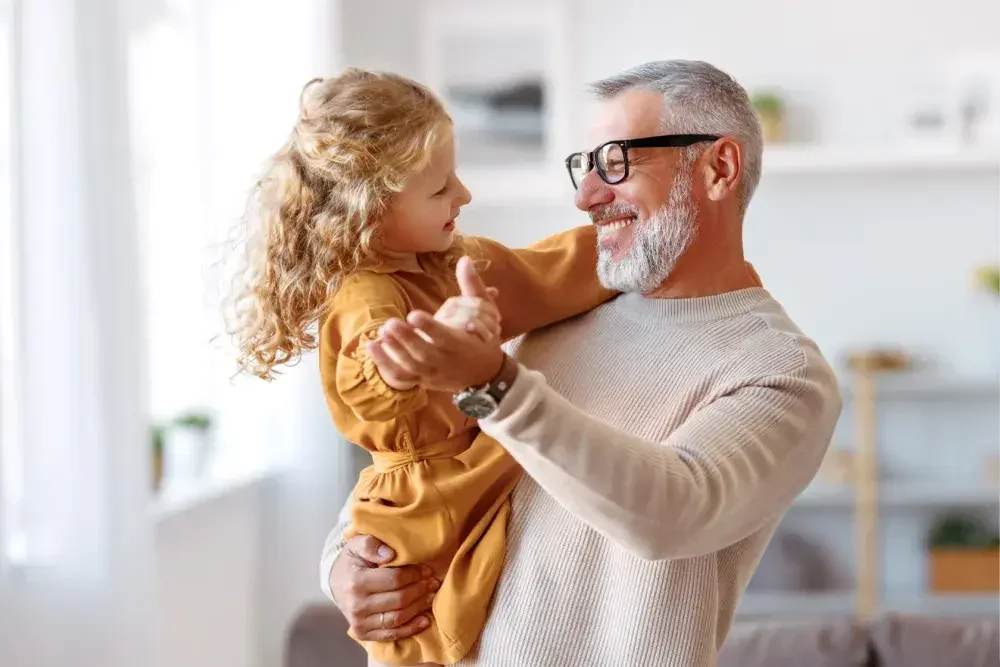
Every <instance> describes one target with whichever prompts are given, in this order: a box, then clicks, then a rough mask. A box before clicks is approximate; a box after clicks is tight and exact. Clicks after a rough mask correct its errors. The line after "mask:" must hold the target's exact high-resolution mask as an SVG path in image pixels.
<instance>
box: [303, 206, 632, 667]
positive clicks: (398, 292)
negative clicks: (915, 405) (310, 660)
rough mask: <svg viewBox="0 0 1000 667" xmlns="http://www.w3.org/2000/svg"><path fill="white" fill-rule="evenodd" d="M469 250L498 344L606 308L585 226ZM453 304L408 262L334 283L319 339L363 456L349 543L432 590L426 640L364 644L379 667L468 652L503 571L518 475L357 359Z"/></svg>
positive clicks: (450, 290)
mask: <svg viewBox="0 0 1000 667" xmlns="http://www.w3.org/2000/svg"><path fill="white" fill-rule="evenodd" d="M466 241H467V242H469V247H470V253H469V254H470V256H472V257H473V258H475V259H481V260H485V262H482V263H481V264H483V265H485V268H483V269H482V271H481V275H482V276H483V279H484V281H485V283H486V284H487V285H491V286H493V287H496V288H498V289H499V291H500V294H499V297H498V301H497V305H498V306H499V309H500V313H501V316H502V318H503V336H504V338H505V339H510V338H513V337H516V336H519V335H521V334H523V333H526V332H528V331H530V330H532V329H537V328H539V327H543V326H546V325H548V324H552V323H555V322H558V321H560V320H563V319H567V318H569V317H572V316H574V315H578V314H580V313H583V312H586V311H588V310H590V309H592V308H594V307H595V306H598V305H600V304H601V303H603V302H605V301H607V300H608V299H610V298H612V297H613V296H614V293H613V292H610V291H608V290H606V289H604V288H603V287H601V285H600V284H599V283H598V280H597V275H596V273H597V272H596V268H595V267H596V261H597V245H596V244H597V240H596V229H595V228H594V227H593V226H591V225H587V226H584V227H578V228H575V229H571V230H569V231H566V232H563V233H560V234H556V235H554V236H552V237H549V238H547V239H544V240H542V241H541V242H539V243H537V244H535V245H533V246H530V247H529V248H525V249H519V250H511V249H508V248H506V247H505V246H503V245H501V244H499V243H496V242H494V241H491V240H488V239H483V238H473V239H466ZM458 293H459V292H458V286H457V283H456V282H455V277H454V273H453V272H450V271H446V270H443V269H442V267H441V266H440V264H439V263H438V264H435V263H432V262H430V261H424V260H423V259H422V258H421V257H420V256H412V255H411V256H410V257H409V259H407V260H403V259H398V260H393V263H391V264H388V265H384V266H381V267H379V268H378V269H375V270H366V271H360V272H357V273H355V274H353V275H351V276H350V277H349V278H347V279H345V280H344V282H343V284H342V285H341V286H340V288H339V289H338V291H337V293H336V294H335V295H334V296H333V298H332V301H331V307H330V308H329V310H328V312H327V315H326V317H325V319H324V321H323V323H322V327H321V330H320V347H319V349H320V364H321V374H322V378H323V388H324V392H325V394H326V399H327V403H328V405H329V408H330V412H331V414H332V416H333V420H334V422H335V424H336V426H337V429H338V430H339V431H340V433H341V434H342V435H343V436H344V437H345V438H346V439H347V440H348V441H350V442H352V443H354V444H356V445H359V446H361V447H363V448H365V449H367V450H368V451H370V452H371V454H372V462H373V464H372V465H371V466H369V467H368V468H366V469H365V470H364V471H362V473H361V476H360V479H359V480H358V484H357V486H356V487H355V490H354V501H355V502H354V506H353V514H352V527H351V532H350V534H367V535H373V536H375V537H376V538H378V539H379V540H382V541H384V542H385V543H387V544H389V545H390V546H391V547H392V548H393V549H395V550H396V559H395V560H394V561H393V562H392V563H389V565H392V566H395V565H404V564H416V563H419V564H426V565H429V566H430V567H431V568H433V570H434V573H435V576H436V577H437V578H438V579H439V580H441V582H442V583H441V588H440V589H439V590H438V592H437V595H436V597H435V600H434V604H433V608H432V614H431V625H430V627H429V628H428V629H427V630H425V631H423V632H421V633H419V634H417V635H415V636H413V637H410V638H406V639H402V640H399V641H395V642H368V641H366V642H362V644H363V646H364V647H365V649H366V650H367V651H368V653H369V655H370V656H371V657H372V658H374V659H375V660H377V661H379V662H382V663H384V664H387V665H413V664H418V663H421V662H434V663H439V664H452V663H455V662H457V661H458V660H460V659H461V658H462V657H463V656H464V655H465V654H466V653H468V652H469V650H470V649H471V648H472V645H473V644H474V643H475V641H476V639H477V638H478V636H479V633H480V631H481V630H482V628H483V625H484V623H485V621H486V615H487V611H488V608H489V603H490V598H491V596H492V594H493V590H494V587H495V585H496V582H497V578H498V577H499V575H500V570H501V567H502V565H503V560H504V550H505V543H506V531H507V519H508V515H509V513H510V494H511V492H512V491H513V489H514V485H515V484H516V482H517V480H518V479H519V477H520V475H521V470H520V467H519V466H518V464H517V463H516V462H515V461H514V460H513V459H512V458H511V457H510V455H509V454H507V452H506V450H504V449H503V448H502V447H501V446H500V445H499V444H497V442H496V441H494V440H493V439H491V438H489V437H488V436H486V435H484V434H482V433H481V432H480V431H479V428H478V426H477V424H476V422H475V421H474V420H472V419H468V418H466V417H465V416H464V415H462V414H461V413H460V412H459V411H458V409H457V408H456V407H455V406H454V405H453V404H452V402H451V399H452V397H451V395H450V394H446V393H443V392H435V391H428V390H426V389H424V388H422V387H416V388H414V389H410V390H408V391H397V390H395V389H393V388H391V387H389V386H388V385H387V384H386V383H385V382H384V381H383V380H382V378H381V377H380V376H379V374H378V371H377V370H376V368H375V364H374V362H373V361H372V360H371V358H370V357H369V355H368V353H367V351H366V350H365V347H364V343H365V342H367V341H370V340H373V339H374V338H376V336H377V330H378V328H379V327H380V326H381V325H382V324H383V323H384V322H386V320H388V319H390V318H392V317H398V318H403V317H405V316H406V314H407V313H408V312H410V311H412V310H416V309H420V310H425V311H427V312H430V313H433V312H435V311H436V310H437V309H438V307H439V306H440V305H441V304H442V303H444V301H445V300H446V299H447V298H448V297H450V296H455V295H457V294H458ZM352 636H353V635H352ZM355 639H357V638H356V637H355Z"/></svg>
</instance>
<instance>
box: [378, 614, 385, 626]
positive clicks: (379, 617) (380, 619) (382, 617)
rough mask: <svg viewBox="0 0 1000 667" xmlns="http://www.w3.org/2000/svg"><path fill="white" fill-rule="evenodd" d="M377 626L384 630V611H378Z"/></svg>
mask: <svg viewBox="0 0 1000 667" xmlns="http://www.w3.org/2000/svg"><path fill="white" fill-rule="evenodd" d="M378 624H379V625H381V626H382V629H383V630H385V612H384V611H380V612H379V613H378Z"/></svg>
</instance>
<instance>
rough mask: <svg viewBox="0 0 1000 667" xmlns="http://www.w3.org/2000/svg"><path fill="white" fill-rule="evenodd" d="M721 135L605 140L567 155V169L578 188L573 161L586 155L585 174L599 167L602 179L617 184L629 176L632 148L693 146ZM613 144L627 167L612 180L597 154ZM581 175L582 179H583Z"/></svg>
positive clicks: (575, 186)
mask: <svg viewBox="0 0 1000 667" xmlns="http://www.w3.org/2000/svg"><path fill="white" fill-rule="evenodd" d="M721 138H722V137H721V136H718V135H715V134H661V135H659V136H655V137H640V138H638V139H617V140H615V141H605V142H604V143H603V144H601V145H600V146H598V147H597V148H595V149H594V150H592V151H590V152H586V151H577V152H576V153H570V154H569V155H568V156H567V157H566V171H568V172H569V180H570V182H571V183H572V184H573V189H574V190H578V189H580V186H579V185H578V184H577V182H576V179H575V178H573V167H572V165H571V162H572V160H573V158H575V157H577V156H578V155H582V156H584V158H586V160H587V164H588V165H589V168H588V169H587V170H586V171H584V172H583V176H586V175H587V173H589V172H590V170H591V169H597V173H598V175H600V177H601V180H602V181H604V182H605V183H607V184H608V185H617V184H619V183H621V182H622V181H624V180H625V179H626V178H628V164H629V162H628V151H629V149H630V148H686V147H687V146H693V145H694V144H697V143H700V142H702V141H718V140H719V139H721ZM612 144H615V145H617V146H618V147H619V148H621V151H622V160H623V161H624V163H625V169H624V170H623V172H622V177H621V178H619V179H618V180H614V181H613V180H610V179H609V178H608V175H607V174H606V173H604V168H603V167H601V165H600V164H598V162H597V154H598V153H599V152H600V151H601V150H602V149H603V148H604V147H605V146H610V145H612ZM583 176H581V178H580V180H581V181H582V180H583Z"/></svg>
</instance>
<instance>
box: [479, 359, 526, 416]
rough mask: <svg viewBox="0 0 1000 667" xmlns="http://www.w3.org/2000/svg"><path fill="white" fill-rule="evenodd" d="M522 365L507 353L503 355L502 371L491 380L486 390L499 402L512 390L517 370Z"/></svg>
mask: <svg viewBox="0 0 1000 667" xmlns="http://www.w3.org/2000/svg"><path fill="white" fill-rule="evenodd" d="M519 367H520V365H519V364H518V363H517V361H515V360H514V359H513V358H511V357H510V356H509V355H507V354H506V353H505V354H504V355H503V363H502V364H501V365H500V372H499V373H497V375H496V377H495V378H493V379H492V380H490V382H489V384H488V385H487V387H486V392H487V393H488V394H489V395H490V396H492V397H493V400H495V401H496V402H497V403H498V404H499V403H500V401H501V400H503V397H504V396H506V395H507V392H509V391H510V387H511V385H512V384H514V380H516V379H517V371H518V368H519Z"/></svg>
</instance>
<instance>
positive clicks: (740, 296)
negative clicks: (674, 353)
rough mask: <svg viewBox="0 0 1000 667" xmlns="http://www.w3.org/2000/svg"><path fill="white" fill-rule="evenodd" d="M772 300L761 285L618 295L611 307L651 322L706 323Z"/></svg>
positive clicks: (747, 310)
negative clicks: (700, 292) (687, 293)
mask: <svg viewBox="0 0 1000 667" xmlns="http://www.w3.org/2000/svg"><path fill="white" fill-rule="evenodd" d="M771 300H772V297H771V295H770V293H768V291H767V290H766V289H764V288H763V287H750V288H747V289H742V290H736V291H735V292H726V293H724V294H716V295H713V296H703V297H696V298H689V299H656V298H650V297H647V296H645V295H643V294H637V293H628V294H622V295H621V296H619V297H618V298H617V299H615V302H614V303H615V307H616V308H618V309H619V310H620V311H621V312H622V313H623V314H624V315H625V316H627V317H629V318H630V319H633V320H636V321H640V322H649V323H651V324H655V323H661V324H662V323H664V322H667V323H676V324H684V323H688V322H709V321H712V320H721V319H725V318H727V317H736V316H739V315H745V314H746V313H749V312H752V311H754V310H757V309H759V308H761V307H763V306H764V305H765V304H766V303H768V302H769V301H771Z"/></svg>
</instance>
